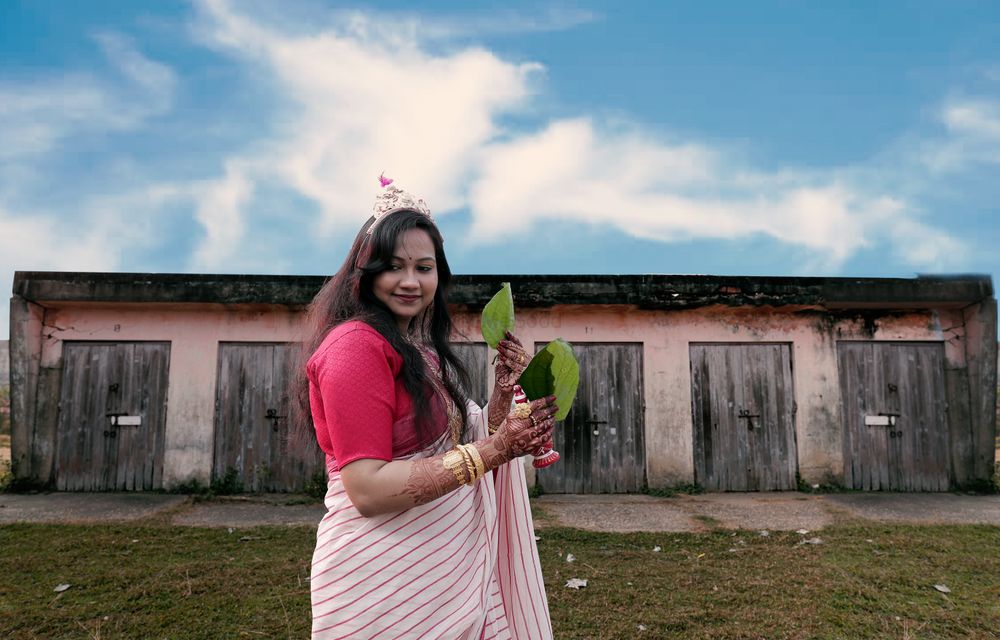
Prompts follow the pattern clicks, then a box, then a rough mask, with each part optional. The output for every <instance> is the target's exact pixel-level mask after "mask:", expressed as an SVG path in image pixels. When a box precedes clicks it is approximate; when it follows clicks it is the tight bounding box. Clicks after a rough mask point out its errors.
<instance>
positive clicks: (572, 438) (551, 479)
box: [535, 343, 646, 493]
mask: <svg viewBox="0 0 1000 640" xmlns="http://www.w3.org/2000/svg"><path fill="white" fill-rule="evenodd" d="M544 346H545V344H542V343H539V344H537V345H536V346H535V348H536V350H538V349H541V348H544ZM573 351H574V352H575V353H576V357H577V359H578V360H579V361H580V387H579V390H578V391H577V397H576V402H575V403H574V405H573V408H572V409H571V410H570V412H569V415H567V416H566V420H565V421H564V422H562V423H560V424H558V425H556V428H555V431H554V433H553V444H554V447H555V449H556V451H558V452H559V453H560V455H561V456H562V459H561V460H559V462H556V463H555V464H553V465H551V466H549V467H546V468H544V469H540V470H539V471H538V483H539V485H540V486H541V488H542V489H543V490H544V491H545V492H546V493H629V492H637V491H641V490H642V488H643V487H644V485H645V480H646V450H645V437H644V436H645V425H644V415H643V383H642V345H641V344H594V343H577V344H574V345H573Z"/></svg>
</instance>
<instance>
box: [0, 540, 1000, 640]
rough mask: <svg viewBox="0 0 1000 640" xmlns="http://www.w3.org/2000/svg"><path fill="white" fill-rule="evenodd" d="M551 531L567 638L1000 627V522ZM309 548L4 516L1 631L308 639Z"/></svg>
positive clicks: (559, 615)
mask: <svg viewBox="0 0 1000 640" xmlns="http://www.w3.org/2000/svg"><path fill="white" fill-rule="evenodd" d="M539 535H540V536H541V540H540V542H539V550H540V553H541V557H542V563H543V569H544V572H545V579H546V584H547V585H548V594H549V604H550V608H551V611H552V618H553V624H554V627H555V631H556V637H557V638H632V637H641V638H667V637H669V638H873V637H878V638H912V639H917V638H1000V528H997V527H986V526H952V527H923V526H921V527H918V526H872V525H865V526H853V525H840V526H837V527H833V528H829V529H826V530H824V531H822V532H819V533H810V534H808V535H807V536H800V535H798V534H795V533H789V534H786V533H772V534H771V535H769V536H766V537H764V536H761V535H759V533H757V532H737V533H733V532H728V531H715V532H711V533H701V534H668V533H665V534H624V535H620V534H600V533H589V532H583V531H578V530H574V529H564V528H555V527H546V528H543V529H540V531H539ZM813 536H818V537H819V538H821V539H822V544H802V541H803V540H805V539H809V538H812V537H813ZM312 544H313V533H312V530H311V529H309V528H304V527H263V528H257V529H247V530H238V531H234V532H233V533H229V532H228V531H227V530H225V529H221V530H220V529H194V528H185V527H171V526H168V525H166V524H149V523H147V524H145V525H136V526H132V525H108V526H70V525H10V526H3V527H0V576H2V578H0V637H3V638H46V639H47V638H91V639H97V638H101V639H108V638H305V637H308V630H309V604H308V601H309V597H308V582H307V581H306V577H307V566H308V562H309V557H310V554H311V551H312ZM654 547H660V550H659V551H654ZM567 553H572V554H573V555H574V556H575V557H576V560H575V562H573V563H567V562H566V554H567ZM569 578H582V579H586V580H587V581H588V586H587V587H586V588H585V589H581V590H579V591H575V590H571V589H567V588H565V587H564V584H565V583H566V581H567V580H568V579H569ZM59 584H69V585H71V586H70V587H69V589H67V590H65V591H64V592H62V593H55V592H54V591H53V589H54V588H55V587H56V586H57V585H59ZM935 584H943V585H946V586H947V587H948V588H950V590H951V592H950V593H947V594H945V593H941V592H939V591H937V590H935V588H934V585H935ZM639 625H642V627H644V629H640V626H639Z"/></svg>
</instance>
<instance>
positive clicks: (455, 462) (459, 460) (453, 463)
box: [442, 449, 469, 485]
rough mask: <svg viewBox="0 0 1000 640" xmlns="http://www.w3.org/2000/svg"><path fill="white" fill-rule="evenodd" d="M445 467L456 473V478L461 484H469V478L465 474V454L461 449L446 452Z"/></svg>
mask: <svg viewBox="0 0 1000 640" xmlns="http://www.w3.org/2000/svg"><path fill="white" fill-rule="evenodd" d="M442 463H443V464H444V468H445V469H448V470H449V471H451V472H452V473H453V474H455V479H456V480H458V484H459V485H463V484H468V483H469V480H468V478H467V477H466V475H465V456H464V455H462V452H461V451H457V450H455V449H452V450H451V451H449V452H448V453H446V454H444V458H443V459H442Z"/></svg>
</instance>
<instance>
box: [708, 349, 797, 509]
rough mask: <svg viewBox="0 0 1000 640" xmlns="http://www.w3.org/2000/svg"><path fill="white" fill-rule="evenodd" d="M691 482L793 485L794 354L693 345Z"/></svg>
mask: <svg viewBox="0 0 1000 640" xmlns="http://www.w3.org/2000/svg"><path fill="white" fill-rule="evenodd" d="M689 356H690V360H691V367H690V370H691V375H692V379H691V388H692V423H693V427H694V455H695V481H696V482H697V483H699V484H700V485H702V486H703V487H704V488H705V489H707V490H710V491H773V490H787V489H792V488H794V486H795V471H796V468H797V463H796V458H795V456H796V448H795V428H794V389H793V388H792V372H791V371H792V370H791V349H790V347H789V345H787V344H772V343H746V344H744V343H732V344H697V343H695V344H691V345H690V346H689Z"/></svg>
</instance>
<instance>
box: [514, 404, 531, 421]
mask: <svg viewBox="0 0 1000 640" xmlns="http://www.w3.org/2000/svg"><path fill="white" fill-rule="evenodd" d="M530 415H531V405H530V404H528V403H527V402H522V403H521V404H519V405H517V406H515V407H514V417H515V418H527V417H528V416H530Z"/></svg>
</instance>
